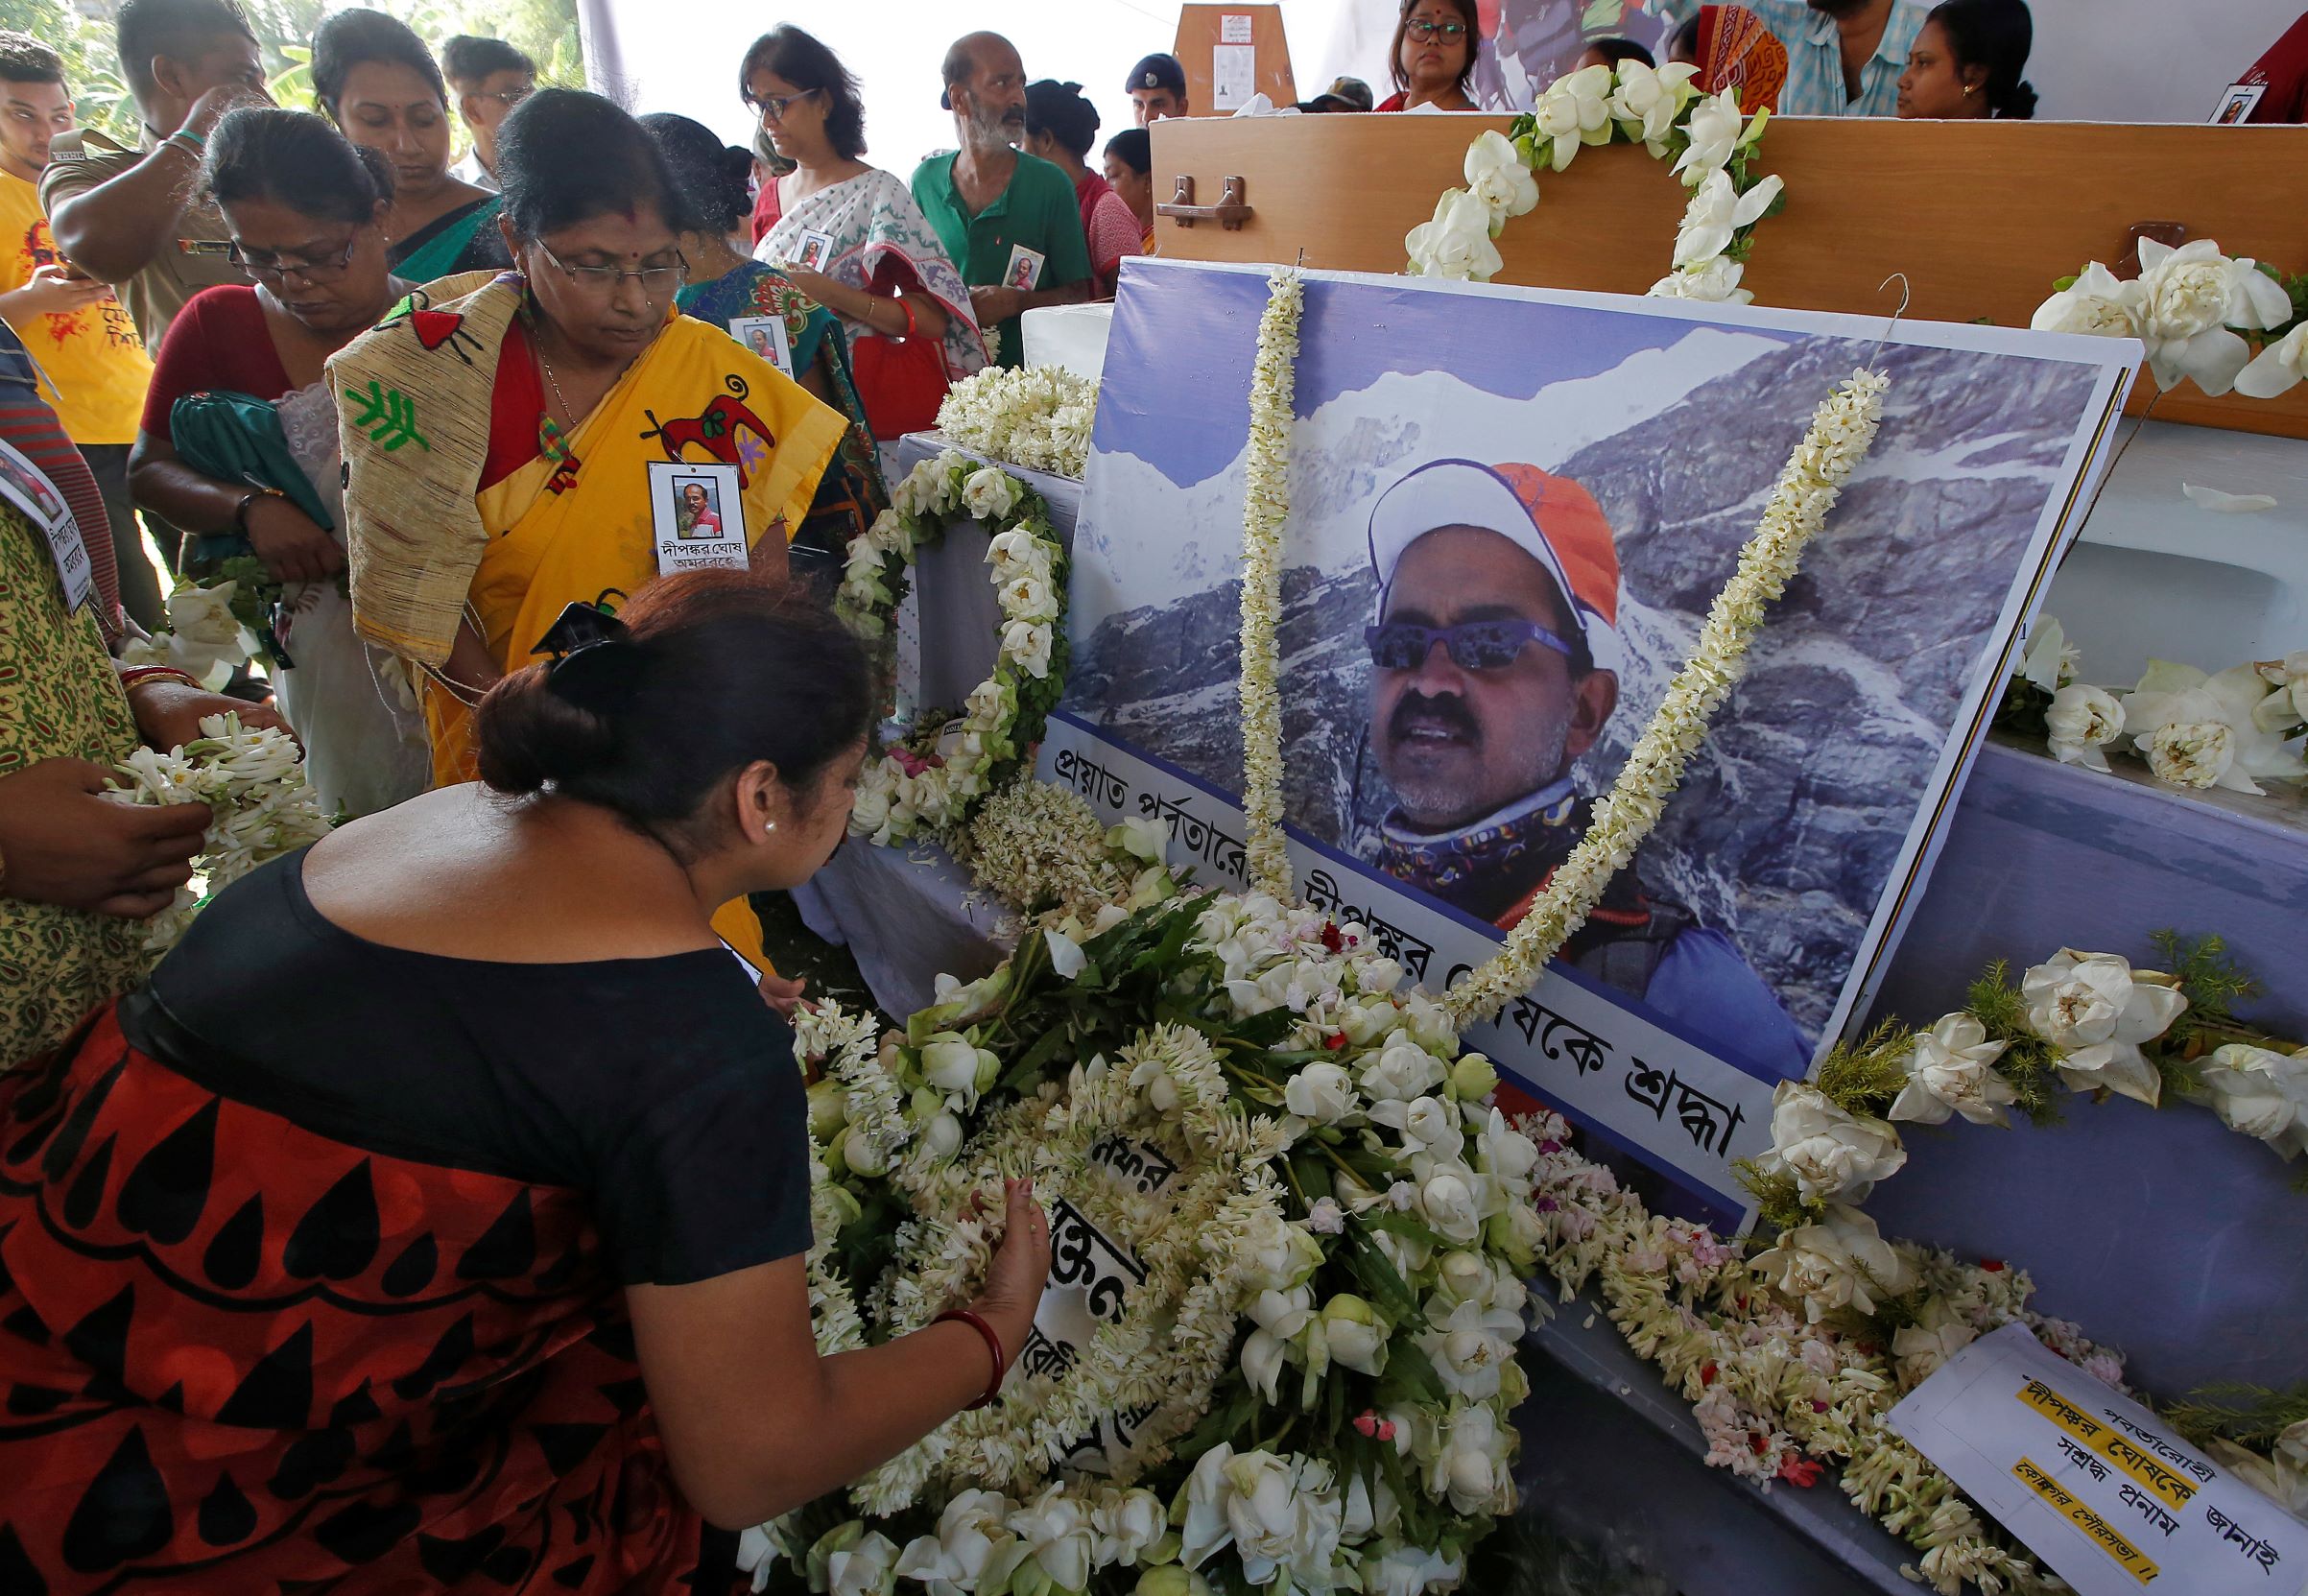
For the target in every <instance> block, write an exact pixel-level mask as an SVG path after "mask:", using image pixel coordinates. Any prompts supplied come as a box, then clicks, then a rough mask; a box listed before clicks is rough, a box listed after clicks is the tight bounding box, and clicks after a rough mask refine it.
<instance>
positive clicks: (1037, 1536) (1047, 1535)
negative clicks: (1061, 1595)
mask: <svg viewBox="0 0 2308 1596" xmlns="http://www.w3.org/2000/svg"><path fill="white" fill-rule="evenodd" d="M1003 1528H1005V1529H1007V1530H1008V1531H1010V1533H1011V1534H1012V1535H1014V1536H1017V1539H1016V1541H1015V1542H1014V1543H1012V1544H1011V1546H1010V1547H1009V1549H1008V1551H1007V1554H1006V1556H1005V1557H1004V1558H1002V1559H1000V1560H996V1562H995V1565H994V1566H995V1567H996V1568H997V1569H999V1568H1000V1566H1001V1563H1002V1562H1003V1561H1008V1560H1011V1559H1015V1561H1014V1563H1012V1565H1011V1567H1010V1568H1008V1569H1002V1570H1001V1572H1002V1573H1003V1575H1004V1576H1005V1577H1006V1578H1008V1579H1009V1580H1010V1581H1011V1585H1010V1587H1009V1588H1011V1589H1016V1588H1019V1587H1020V1586H1021V1585H1024V1584H1026V1583H1027V1582H1026V1581H1025V1580H1024V1579H1023V1578H1022V1576H1023V1575H1024V1574H1026V1573H1027V1572H1028V1571H1029V1570H1030V1569H1035V1568H1038V1569H1039V1570H1040V1571H1041V1573H1042V1574H1043V1575H1044V1576H1046V1577H1047V1579H1048V1582H1049V1586H1050V1587H1052V1588H1055V1589H1057V1590H1061V1591H1066V1590H1080V1589H1082V1588H1083V1586H1084V1585H1086V1584H1089V1582H1090V1571H1091V1569H1092V1567H1093V1566H1094V1563H1093V1561H1092V1554H1093V1553H1094V1552H1095V1550H1096V1548H1097V1532H1096V1531H1095V1529H1094V1528H1093V1527H1092V1525H1091V1523H1090V1515H1089V1513H1087V1512H1086V1511H1085V1510H1084V1509H1083V1505H1082V1503H1081V1502H1080V1501H1079V1500H1078V1499H1077V1498H1075V1497H1074V1496H1073V1495H1071V1494H1070V1493H1069V1492H1068V1490H1067V1489H1066V1486H1065V1483H1064V1482H1063V1481H1054V1482H1053V1483H1052V1484H1051V1485H1050V1486H1049V1487H1048V1489H1045V1490H1043V1492H1042V1493H1041V1494H1040V1495H1039V1496H1037V1497H1035V1499H1034V1500H1033V1501H1032V1502H1031V1503H1029V1504H1027V1505H1026V1506H1024V1507H1021V1508H1018V1509H1016V1510H1015V1511H1013V1512H1012V1513H1011V1514H1010V1516H1009V1517H1008V1518H1006V1519H1004V1520H1003Z"/></svg>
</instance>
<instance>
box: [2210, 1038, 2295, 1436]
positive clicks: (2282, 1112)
mask: <svg viewBox="0 0 2308 1596" xmlns="http://www.w3.org/2000/svg"><path fill="white" fill-rule="evenodd" d="M2203 1084H2204V1090H2205V1091H2206V1092H2208V1093H2210V1094H2211V1099H2212V1108H2213V1111H2214V1112H2216V1113H2218V1114H2219V1115H2220V1122H2221V1123H2222V1124H2223V1125H2225V1126H2226V1127H2227V1128H2228V1129H2229V1130H2231V1131H2242V1132H2243V1133H2244V1134H2245V1135H2248V1136H2253V1137H2257V1138H2258V1139H2259V1140H2261V1141H2264V1142H2266V1143H2268V1145H2269V1146H2271V1147H2272V1148H2274V1149H2275V1150H2276V1151H2277V1152H2278V1153H2280V1154H2282V1155H2284V1156H2285V1157H2287V1158H2291V1157H2294V1156H2296V1155H2298V1154H2299V1153H2301V1152H2303V1151H2308V1050H2303V1051H2301V1052H2296V1053H2278V1052H2276V1051H2274V1050H2273V1049H2272V1048H2266V1047H2254V1046H2251V1045H2250V1044H2249V1043H2246V1042H2229V1043H2228V1044H2226V1045H2225V1046H2224V1047H2220V1048H2216V1049H2214V1050H2213V1053H2212V1057H2211V1060H2210V1061H2209V1062H2208V1063H2206V1064H2205V1066H2204V1070H2203ZM2303 1435H2304V1436H2308V1432H2303Z"/></svg>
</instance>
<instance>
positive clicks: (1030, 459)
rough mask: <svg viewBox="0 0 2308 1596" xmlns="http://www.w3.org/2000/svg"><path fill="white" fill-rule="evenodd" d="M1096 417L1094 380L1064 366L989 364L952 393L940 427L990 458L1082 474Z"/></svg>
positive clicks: (940, 410) (1058, 472)
mask: <svg viewBox="0 0 2308 1596" xmlns="http://www.w3.org/2000/svg"><path fill="white" fill-rule="evenodd" d="M1097 415H1098V384H1097V381H1096V380H1095V379H1094V378H1090V377H1080V376H1076V375H1075V374H1074V373H1073V372H1071V371H1069V370H1067V369H1065V368H1064V367H1062V366H1029V367H1027V368H1025V369H1018V370H1013V369H1011V368H1009V367H1005V366H988V367H987V368H986V369H985V370H983V371H980V372H978V373H977V374H976V375H975V376H969V377H964V378H963V379H962V380H961V381H960V382H958V383H956V384H954V386H953V388H952V389H951V390H949V391H948V392H947V393H946V396H945V401H944V402H943V403H942V404H940V406H939V407H938V430H939V431H940V432H942V433H944V434H945V435H946V437H948V438H950V439H952V440H953V441H955V442H957V443H959V444H961V445H962V447H964V448H965V449H969V450H973V451H974V452H976V453H978V454H981V455H984V456H986V457H987V459H988V460H999V461H1003V462H1005V463H1007V464H1009V465H1021V466H1024V467H1025V468H1026V469H1027V470H1029V471H1048V472H1051V473H1053V474H1054V475H1057V476H1061V477H1074V478H1077V479H1079V478H1080V477H1081V476H1082V473H1083V465H1084V464H1085V463H1086V462H1087V461H1088V459H1089V454H1090V424H1091V422H1092V421H1093V420H1095V419H1096V417H1097Z"/></svg>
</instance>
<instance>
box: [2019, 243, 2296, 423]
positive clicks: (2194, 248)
mask: <svg viewBox="0 0 2308 1596" xmlns="http://www.w3.org/2000/svg"><path fill="white" fill-rule="evenodd" d="M2030 324H2031V325H2032V326H2034V328H2035V329H2036V330H2037V331H2038V332H2078V333H2092V334H2096V335H2098V336H2100V337H2104V338H2136V339H2139V340H2140V341H2141V342H2143V343H2145V344H2146V345H2148V369H2149V370H2150V371H2152V372H2153V373H2154V376H2155V381H2156V386H2157V387H2159V388H2162V389H2166V390H2169V389H2173V388H2177V387H2178V386H2179V384H2180V383H2181V381H2183V380H2184V379H2187V378H2194V379H2195V382H2196V386H2197V387H2199V388H2201V389H2202V390H2203V391H2204V392H2205V393H2211V394H2221V393H2228V392H2230V391H2231V390H2232V391H2233V392H2235V393H2242V394H2244V395H2245V396H2246V397H2247V398H2253V399H2272V398H2274V397H2276V396H2277V395H2278V394H2280V393H2288V392H2290V391H2291V390H2292V389H2293V388H2294V387H2295V386H2296V384H2298V382H2299V381H2300V379H2301V378H2302V377H2303V376H2308V321H2300V322H2297V323H2296V322H2295V310H2294V306H2293V297H2292V295H2291V294H2290V293H2289V292H2287V289H2286V285H2285V284H2284V283H2283V282H2282V281H2281V280H2280V279H2278V278H2277V277H2276V276H2275V275H2274V274H2272V273H2271V272H2270V271H2269V270H2268V269H2266V268H2264V267H2262V266H2261V264H2260V263H2259V262H2258V261H2255V260H2253V259H2252V258H2251V257H2250V256H2249V255H2235V256H2230V255H2226V254H2223V253H2222V252H2221V250H2220V246H2219V245H2218V244H2216V243H2214V242H2213V241H2212V240H2211V239H2208V238H2200V239H2197V240H2196V241H2194V242H2193V243H2190V244H2184V245H2182V246H2180V247H2179V248H2178V249H2174V248H2173V247H2172V246H2170V245H2169V244H2160V243H2158V242H2156V241H2155V240H2154V239H2152V238H2144V239H2142V240H2140V274H2139V275H2138V276H2137V277H2135V278H2133V279H2132V280H2131V281H2130V282H2121V281H2118V280H2117V278H2116V275H2115V274H2114V273H2112V272H2110V271H2109V270H2108V269H2107V268H2106V267H2105V266H2103V265H2101V264H2100V263H2099V262H2098V261H2096V260H2095V261H2093V262H2092V263H2091V264H2090V265H2088V266H2086V267H2085V268H2084V269H2083V271H2082V274H2080V275H2079V276H2077V277H2076V278H2074V279H2073V280H2072V281H2071V282H2069V283H2067V284H2066V285H2065V286H2063V287H2061V288H2060V290H2059V291H2058V293H2056V294H2054V295H2053V296H2052V297H2051V298H2048V299H2046V300H2045V301H2044V302H2043V303H2042V304H2041V305H2040V306H2038V307H2037V308H2036V311H2035V315H2034V320H2033V321H2032V322H2031V323H2030ZM2287 329H2289V330H2287ZM2248 340H2249V342H2248ZM2254 343H2257V344H2258V345H2259V349H2258V352H2257V354H2256V355H2255V353H2254V350H2253V345H2254Z"/></svg>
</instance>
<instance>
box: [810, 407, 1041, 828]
mask: <svg viewBox="0 0 2308 1596" xmlns="http://www.w3.org/2000/svg"><path fill="white" fill-rule="evenodd" d="M962 515H967V516H969V517H971V518H972V519H975V520H980V521H984V522H986V523H987V524H988V525H989V526H990V527H991V529H992V536H991V538H990V540H989V541H988V543H987V550H986V560H987V563H988V564H989V565H991V566H992V567H993V582H994V591H995V594H996V595H997V598H998V600H999V603H1000V605H1001V610H1002V631H1001V643H1000V646H999V647H998V648H997V649H996V651H995V655H994V667H993V674H992V675H991V676H989V677H987V679H986V680H984V681H982V682H980V683H979V684H978V685H977V686H976V687H975V688H973V689H972V690H971V692H970V694H969V697H968V699H967V700H966V701H964V704H963V713H962V714H961V715H960V716H958V717H956V718H954V719H952V720H949V721H946V722H945V723H943V724H942V725H940V726H937V727H929V728H927V729H926V730H925V732H924V733H923V734H921V735H919V736H916V738H913V739H909V743H908V746H904V747H900V748H897V749H893V750H891V751H890V752H888V753H885V754H884V755H882V756H881V758H879V759H877V760H875V761H874V762H873V763H872V764H870V765H868V767H867V769H866V772H865V774H864V775H863V776H862V777H861V778H860V780H859V782H858V792H857V799H856V802H855V803H854V804H853V805H852V807H851V811H850V817H849V830H850V834H851V835H853V836H858V837H866V838H870V839H871V840H872V841H873V842H874V843H875V844H877V845H880V846H888V845H889V844H892V843H896V842H904V841H906V840H908V839H910V838H911V837H913V836H914V835H915V834H916V832H917V831H920V830H928V831H931V832H934V833H936V832H947V831H951V830H952V829H954V828H955V827H958V826H962V825H964V824H966V823H967V822H968V821H969V818H970V816H971V814H972V812H973V811H974V810H975V808H976V806H977V804H978V802H979V801H980V800H981V799H982V798H985V796H986V795H987V793H988V792H990V791H992V790H994V789H995V788H997V787H999V786H1001V785H1003V784H1004V783H1005V782H1006V781H1007V780H1008V778H1009V777H1010V775H1011V774H1012V773H1014V772H1015V771H1017V770H1018V769H1019V768H1020V767H1021V766H1022V765H1023V763H1024V762H1025V760H1026V758H1027V756H1028V750H1030V749H1031V748H1032V746H1033V745H1034V744H1035V742H1037V741H1039V739H1040V737H1041V734H1042V727H1043V725H1044V723H1045V722H1046V720H1047V719H1048V716H1049V712H1050V709H1051V706H1052V705H1054V704H1055V703H1057V702H1058V696H1059V688H1060V687H1061V685H1062V683H1063V678H1064V671H1065V649H1066V643H1065V613H1066V555H1065V546H1064V545H1063V544H1062V543H1060V542H1059V538H1058V535H1057V533H1056V532H1055V531H1054V530H1053V529H1052V528H1051V525H1050V509H1049V506H1048V505H1047V504H1046V503H1044V502H1043V499H1042V496H1041V495H1040V494H1039V493H1036V492H1035V491H1034V489H1033V488H1029V487H1027V486H1026V485H1025V484H1024V483H1022V482H1020V481H1019V480H1018V479H1017V478H1016V477H1014V476H1011V474H1010V473H1009V472H1008V471H1005V470H1003V469H1002V468H1001V467H1000V466H999V465H980V464H979V463H978V462H976V461H974V460H971V459H970V458H969V457H967V456H966V455H964V454H962V453H960V452H959V451H957V450H953V449H947V450H945V451H943V452H942V453H940V454H939V455H938V456H936V457H935V458H934V459H930V460H925V461H923V462H922V463H921V464H920V465H916V466H915V467H914V469H913V470H912V471H911V472H909V473H907V476H906V478H905V480H904V481H903V482H901V483H899V484H898V485H897V488H896V490H895V491H894V492H892V494H891V507H890V508H889V509H888V510H885V511H883V512H881V514H880V515H878V516H876V517H875V518H874V522H873V524H872V525H871V526H870V527H868V528H867V529H866V531H864V532H863V533H860V534H859V535H858V536H857V537H856V538H855V539H854V540H853V541H852V542H851V543H850V546H849V559H848V562H847V564H846V566H845V568H844V571H843V577H842V585H841V588H840V590H839V591H838V592H837V594H836V595H835V599H834V612H835V613H836V614H837V615H839V616H840V617H841V618H842V620H843V622H844V623H845V625H846V626H848V627H849V629H850V630H851V631H855V632H856V633H857V634H858V635H859V636H861V637H864V638H867V639H868V640H871V639H876V638H879V637H881V636H883V635H885V634H886V633H887V632H888V631H889V630H890V626H891V622H892V617H893V616H894V615H895V613H896V610H897V606H898V603H899V601H900V600H901V599H902V598H903V597H904V596H905V585H906V573H907V572H908V571H909V570H910V569H912V567H913V564H914V559H915V554H916V550H917V549H919V548H920V547H921V546H922V545H924V544H928V543H934V542H936V541H937V540H938V539H939V538H940V537H941V536H944V533H945V522H946V521H947V520H948V519H951V518H953V517H956V516H962Z"/></svg>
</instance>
